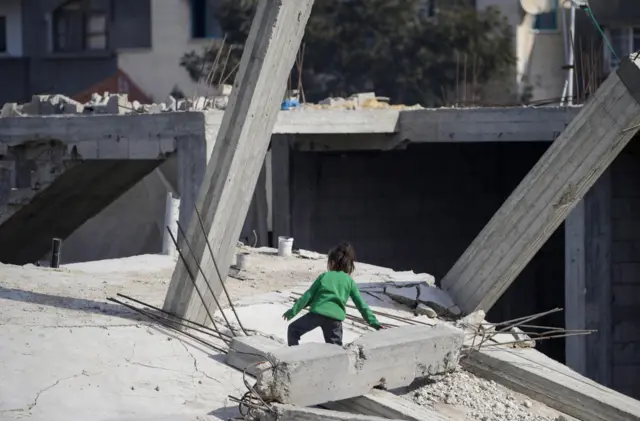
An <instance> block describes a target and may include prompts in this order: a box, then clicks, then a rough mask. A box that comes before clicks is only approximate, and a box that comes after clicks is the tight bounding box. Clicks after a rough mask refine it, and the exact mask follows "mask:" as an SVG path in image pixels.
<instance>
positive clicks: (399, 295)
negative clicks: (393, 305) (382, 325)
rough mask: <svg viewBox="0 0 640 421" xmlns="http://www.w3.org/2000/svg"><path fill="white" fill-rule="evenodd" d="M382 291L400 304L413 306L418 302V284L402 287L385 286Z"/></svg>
mask: <svg viewBox="0 0 640 421" xmlns="http://www.w3.org/2000/svg"><path fill="white" fill-rule="evenodd" d="M384 293H385V294H387V295H388V296H389V297H390V298H392V299H393V300H395V301H397V302H399V303H400V304H405V305H408V306H410V307H415V306H416V304H418V293H419V290H418V286H417V284H414V285H407V286H404V287H396V286H385V288H384Z"/></svg>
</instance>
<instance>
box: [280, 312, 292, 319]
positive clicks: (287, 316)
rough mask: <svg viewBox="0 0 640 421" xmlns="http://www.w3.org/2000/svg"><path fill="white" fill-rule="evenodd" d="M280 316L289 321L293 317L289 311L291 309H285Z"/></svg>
mask: <svg viewBox="0 0 640 421" xmlns="http://www.w3.org/2000/svg"><path fill="white" fill-rule="evenodd" d="M282 318H283V319H284V320H286V321H289V320H291V319H293V314H292V312H291V310H287V311H285V312H284V314H283V315H282Z"/></svg>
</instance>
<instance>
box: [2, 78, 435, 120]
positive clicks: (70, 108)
mask: <svg viewBox="0 0 640 421" xmlns="http://www.w3.org/2000/svg"><path fill="white" fill-rule="evenodd" d="M231 90H232V86H231V85H221V86H218V87H216V88H214V89H213V93H212V94H211V95H207V96H201V95H195V96H193V97H191V98H175V97H173V96H171V95H169V96H168V97H167V99H166V100H165V101H164V102H160V103H153V104H141V103H140V102H139V101H135V100H134V101H130V100H129V95H128V94H121V93H117V94H114V93H109V92H104V93H102V94H99V93H94V94H93V95H92V96H91V100H90V101H89V102H86V103H81V102H79V101H76V100H74V99H73V98H69V97H68V96H65V95H61V94H51V95H33V96H32V97H31V101H30V102H27V103H26V104H17V103H7V104H4V106H3V107H2V109H1V110H0V118H1V117H27V116H39V115H56V114H117V115H125V114H157V113H162V112H175V111H204V110H220V111H224V110H226V109H227V105H228V104H229V95H231ZM300 106H301V107H303V108H305V109H339V110H360V109H397V110H400V109H402V110H411V109H422V106H420V105H413V106H405V105H389V98H385V97H379V96H376V94H375V93H374V92H365V93H356V94H353V95H351V96H350V97H348V98H326V99H324V100H322V101H320V102H319V103H318V104H311V103H303V104H301V105H300Z"/></svg>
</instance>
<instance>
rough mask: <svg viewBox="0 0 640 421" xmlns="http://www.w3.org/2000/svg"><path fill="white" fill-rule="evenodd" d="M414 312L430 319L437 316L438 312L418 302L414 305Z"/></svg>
mask: <svg viewBox="0 0 640 421" xmlns="http://www.w3.org/2000/svg"><path fill="white" fill-rule="evenodd" d="M416 314H417V315H424V316H427V317H429V318H430V319H435V318H436V317H438V313H436V311H435V310H434V309H432V308H431V307H429V306H427V305H424V304H418V306H417V307H416Z"/></svg>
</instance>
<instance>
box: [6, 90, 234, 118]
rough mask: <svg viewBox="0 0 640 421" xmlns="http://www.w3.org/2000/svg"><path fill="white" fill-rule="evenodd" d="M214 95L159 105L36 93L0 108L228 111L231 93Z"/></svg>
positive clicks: (23, 113) (31, 112)
mask: <svg viewBox="0 0 640 421" xmlns="http://www.w3.org/2000/svg"><path fill="white" fill-rule="evenodd" d="M222 93H223V94H224V95H214V96H210V97H204V96H198V97H194V98H184V99H176V98H174V97H172V96H169V97H168V98H167V100H166V101H165V102H161V103H159V104H141V103H140V102H138V101H129V95H127V94H110V93H109V92H104V93H103V94H102V95H100V94H97V93H94V94H93V95H92V97H91V101H89V102H87V103H84V104H83V103H80V102H78V101H76V100H74V99H72V98H69V97H67V96H65V95H60V94H55V95H33V96H32V97H31V102H28V103H26V104H17V103H7V104H4V106H3V107H2V110H1V111H0V117H27V116H42V115H56V114H117V115H125V114H143V113H144V114H157V113H162V112H174V111H203V110H225V109H226V108H227V104H228V102H229V95H228V93H227V92H226V91H223V92H222Z"/></svg>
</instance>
